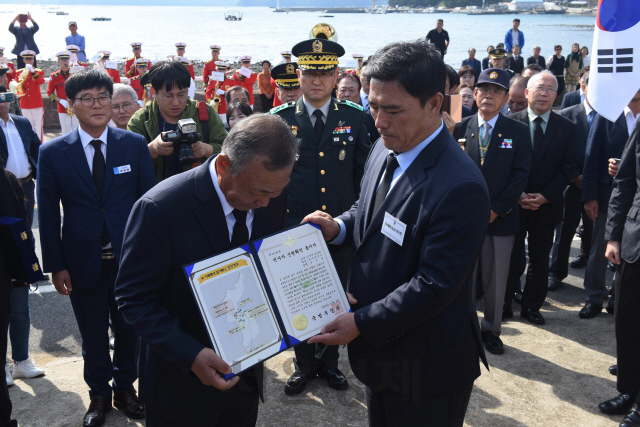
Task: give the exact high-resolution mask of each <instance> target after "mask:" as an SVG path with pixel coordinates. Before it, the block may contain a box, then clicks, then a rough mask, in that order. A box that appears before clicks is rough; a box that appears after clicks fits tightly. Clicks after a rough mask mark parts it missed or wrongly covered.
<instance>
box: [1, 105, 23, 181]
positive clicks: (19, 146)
mask: <svg viewBox="0 0 640 427" xmlns="http://www.w3.org/2000/svg"><path fill="white" fill-rule="evenodd" d="M0 127H2V131H3V132H4V137H5V139H6V141H7V152H8V154H9V157H8V158H7V165H6V168H7V170H8V171H10V172H11V173H12V174H14V175H15V176H16V178H18V179H23V178H26V177H27V176H29V174H30V173H31V165H30V164H29V157H28V156H27V151H26V150H25V148H24V144H23V143H22V138H20V133H19V132H18V128H16V124H15V123H14V121H13V117H11V115H9V120H7V122H6V123H5V121H4V120H2V119H0Z"/></svg>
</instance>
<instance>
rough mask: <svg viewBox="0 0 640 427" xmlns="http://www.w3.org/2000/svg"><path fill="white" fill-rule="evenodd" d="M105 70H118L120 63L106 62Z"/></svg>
mask: <svg viewBox="0 0 640 427" xmlns="http://www.w3.org/2000/svg"><path fill="white" fill-rule="evenodd" d="M104 68H107V69H109V70H117V69H118V62H117V61H111V60H107V61H104Z"/></svg>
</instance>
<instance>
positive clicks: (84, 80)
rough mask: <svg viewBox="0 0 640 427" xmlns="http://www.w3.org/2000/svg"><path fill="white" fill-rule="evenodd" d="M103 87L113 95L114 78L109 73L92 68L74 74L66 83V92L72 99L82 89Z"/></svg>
mask: <svg viewBox="0 0 640 427" xmlns="http://www.w3.org/2000/svg"><path fill="white" fill-rule="evenodd" d="M103 88H104V89H106V90H107V92H109V96H111V95H113V80H111V77H110V76H109V75H108V74H107V73H104V72H102V71H98V70H92V69H86V70H84V71H80V72H79V73H76V74H72V75H71V76H69V78H68V79H67V81H66V82H65V83H64V93H66V94H67V98H69V99H70V100H72V101H73V100H74V99H76V95H77V94H78V92H80V91H82V90H86V89H103Z"/></svg>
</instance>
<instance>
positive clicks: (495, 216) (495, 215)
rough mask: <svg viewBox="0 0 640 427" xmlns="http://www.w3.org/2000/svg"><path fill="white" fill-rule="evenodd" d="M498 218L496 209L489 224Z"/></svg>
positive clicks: (492, 212)
mask: <svg viewBox="0 0 640 427" xmlns="http://www.w3.org/2000/svg"><path fill="white" fill-rule="evenodd" d="M496 218H498V214H497V213H495V212H494V211H491V219H490V220H489V224H491V223H492V222H493V221H495V220H496Z"/></svg>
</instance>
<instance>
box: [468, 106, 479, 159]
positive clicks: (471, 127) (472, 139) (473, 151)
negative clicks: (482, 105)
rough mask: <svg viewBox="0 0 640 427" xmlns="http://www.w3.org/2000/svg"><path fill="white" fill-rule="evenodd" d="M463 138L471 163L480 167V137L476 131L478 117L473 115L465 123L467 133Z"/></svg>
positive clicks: (477, 130)
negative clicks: (464, 138)
mask: <svg viewBox="0 0 640 427" xmlns="http://www.w3.org/2000/svg"><path fill="white" fill-rule="evenodd" d="M465 137H466V138H467V140H466V141H465V151H466V152H467V154H468V155H469V157H470V158H471V160H473V163H475V164H476V165H478V167H480V136H479V129H478V115H477V114H474V115H473V116H472V117H471V118H470V119H469V123H467V132H466V135H465Z"/></svg>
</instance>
